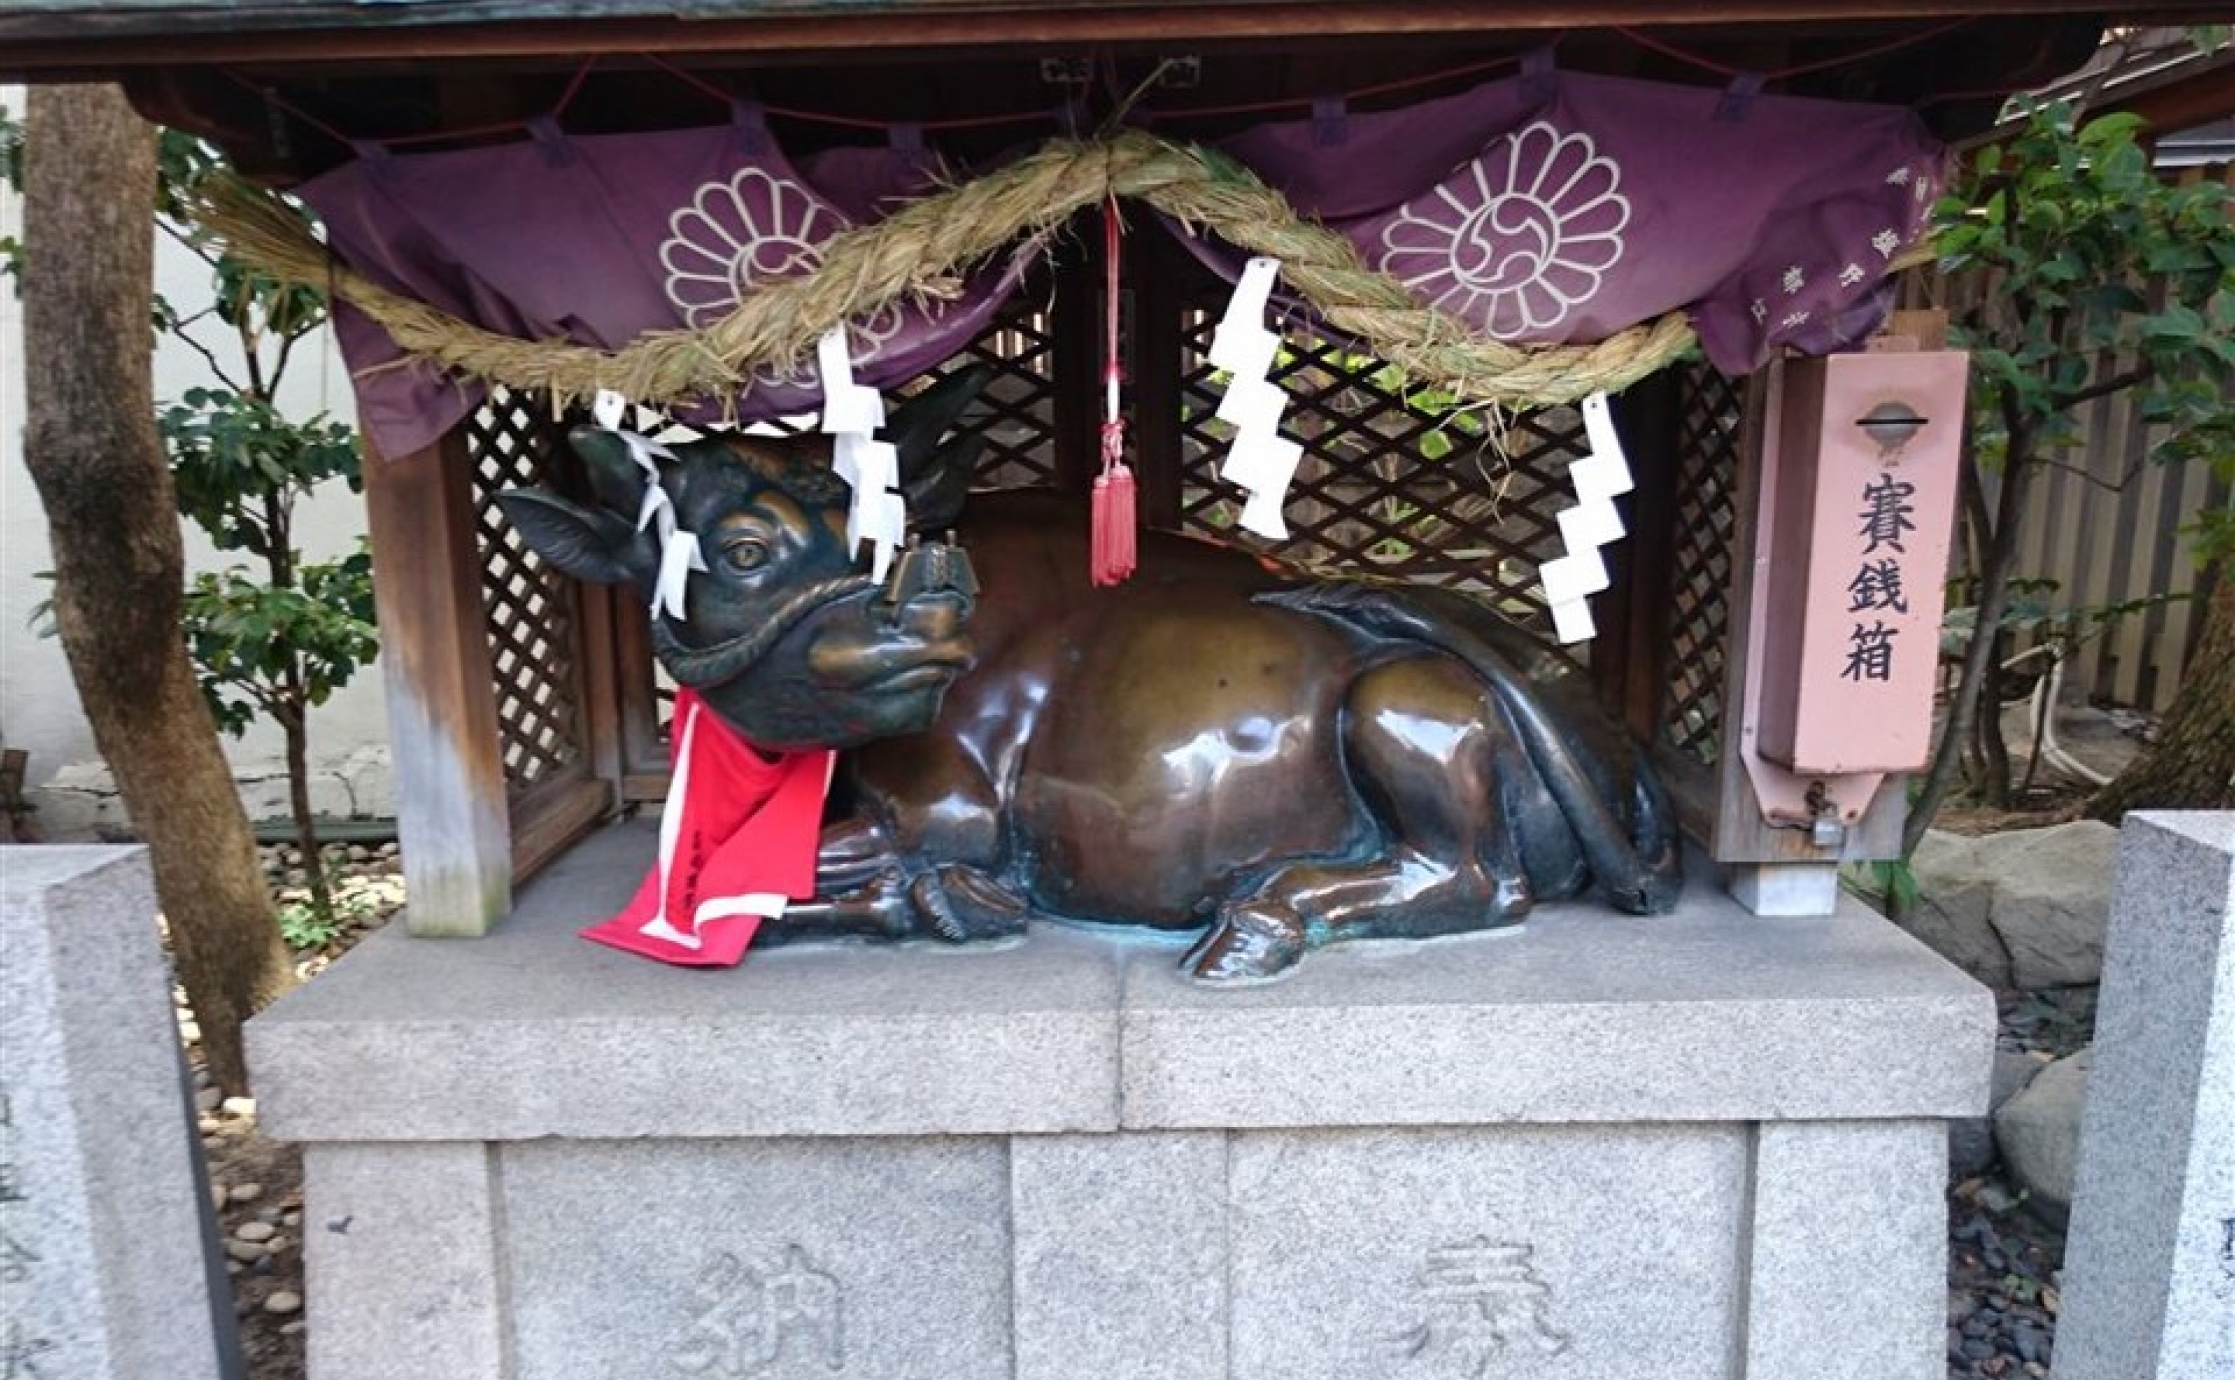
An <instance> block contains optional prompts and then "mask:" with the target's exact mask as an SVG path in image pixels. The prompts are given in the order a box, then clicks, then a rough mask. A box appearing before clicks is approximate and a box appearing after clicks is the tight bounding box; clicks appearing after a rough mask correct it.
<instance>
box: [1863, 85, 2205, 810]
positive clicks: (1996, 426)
mask: <svg viewBox="0 0 2235 1380" xmlns="http://www.w3.org/2000/svg"><path fill="white" fill-rule="evenodd" d="M2141 130H2142V122H2141V121H2140V120H2139V119H2137V118H2136V117H2134V116H2131V115H2123V114H2122V115H2108V116H2104V117H2103V118H2100V119H2097V120H2092V121H2090V122H2088V123H2087V124H2085V125H2078V124H2077V122H2076V119H2075V116H2074V113H2073V111H2072V109H2071V107H2069V106H2068V105H2064V104H2061V103H2059V104H2050V105H2042V106H2038V107H2036V108H2034V109H2032V110H2030V111H2028V112H2027V113H2026V115H2025V117H2024V120H2023V123H2022V124H2021V125H2020V126H2019V127H2018V128H2017V129H2016V131H2015V132H2014V133H2013V134H2011V136H2010V137H2009V138H2008V139H2006V140H2004V141H2003V142H2001V143H1998V144H1992V145H1987V146H1984V147H1982V148H1980V149H1979V150H1978V151H1977V152H1976V153H1975V154H1974V155H1973V156H1972V158H1971V160H1970V162H1969V164H1968V165H1967V166H1966V167H1965V168H1963V169H1962V170H1961V171H1960V174H1959V176H1958V178H1957V180H1956V182H1955V185H1954V188H1953V191H1952V194H1951V195H1949V196H1948V197H1945V198H1943V199H1942V200H1941V201H1940V203H1939V204H1938V206H1937V207H1936V208H1935V217H1934V219H1935V226H1934V243H1935V247H1936V248H1937V249H1938V251H1939V253H1940V256H1941V264H1942V268H1943V269H1944V270H1945V271H1949V272H1956V271H1975V272H1983V273H1985V274H1987V275H1988V285H1989V289H1990V290H1989V291H1987V292H1985V293H1984V294H1982V295H1981V298H1980V300H1979V304H1978V305H1977V306H1976V307H1974V308H1973V309H1971V310H1970V311H1967V312H1965V313H1964V314H1963V315H1962V316H1961V317H1960V318H1959V319H1957V320H1955V321H1954V322H1952V323H1951V333H1952V335H1953V337H1954V343H1955V344H1957V345H1959V346H1960V347H1962V348H1964V349H1967V350H1969V351H1970V352H1971V360H1972V366H1971V367H1972V387H1971V428H1972V429H1971V446H1970V449H1969V454H1968V456H1967V458H1966V461H1965V463H1966V466H1967V467H1968V469H1969V473H1967V475H1966V478H1965V483H1964V486H1963V491H1964V498H1965V502H1964V513H1963V522H1964V527H1965V537H1966V542H1967V545H1968V547H1969V549H1970V551H1971V553H1972V581H1971V589H1970V591H1969V597H1968V598H1963V599H1959V600H1958V601H1956V602H1959V603H1968V604H1971V605H1972V606H1973V612H1972V615H1971V617H1972V621H1973V626H1975V627H1985V628H1991V629H1998V630H1999V629H2002V628H2004V627H2005V626H2006V625H2007V621H2008V613H2009V608H2010V604H2011V601H2012V600H2013V598H2015V597H2017V596H2018V595H2019V593H2020V590H2019V588H2018V583H2019V582H2017V581H2016V580H2015V579H2014V576H2015V574H2016V572H2015V571H2014V569H2013V566H2014V563H2015V559H2016V551H2017V534H2018V531H2019V526H2020V523H2021V521H2022V519H2023V516H2024V511H2025V503H2026V496H2027V492H2028V489H2029V487H2030V481H2031V478H2032V475H2033V473H2034V472H2036V471H2037V470H2038V469H2040V468H2041V467H2043V466H2046V465H2059V464H2069V463H2072V461H2073V459H2074V455H2073V453H2074V451H2075V450H2076V448H2077V447H2078V445H2079V444H2080V442H2081V440H2082V429H2081V419H2080V417H2079V415H2078V409H2079V408H2080V407H2081V406H2082V405H2084V404H2086V403H2089V402H2092V401H2094V400H2096V399H2099V398H2106V397H2110V396H2113V395H2116V394H2123V395H2125V396H2126V398H2127V399H2128V401H2129V403H2130V405H2131V406H2132V407H2133V408H2134V409H2135V410H2136V412H2137V414H2138V415H2139V416H2140V417H2142V418H2143V419H2144V420H2146V421H2148V422H2149V423H2151V425H2152V428H2153V431H2152V435H2153V438H2154V443H2153V446H2152V449H2151V452H2150V456H2149V459H2150V460H2151V461H2155V462H2157V463H2180V462H2185V461H2188V460H2196V459H2203V460H2206V461H2208V462H2209V463H2211V464H2213V465H2215V466H2218V467H2221V468H2222V469H2223V472H2224V470H2225V469H2226V467H2230V466H2235V413H2231V411H2230V409H2229V406H2228V402H2227V399H2228V388H2229V383H2230V380H2231V379H2235V224H2231V222H2230V219H2229V211H2230V205H2229V195H2230V194H2229V191H2228V189H2227V188H2226V187H2225V186H2223V185H2221V184H2219V183H2216V182H2211V181H2197V182H2194V183H2191V184H2190V185H2186V186H2182V185H2177V184H2176V183H2174V182H2170V181H2168V180H2166V179H2164V178H2161V177H2160V176H2159V174H2158V172H2157V170H2156V169H2154V168H2153V167H2152V166H2151V164H2150V159H2149V155H2148V154H2147V153H2146V152H2145V150H2144V149H2143V147H2142V146H2141V145H2140V144H2139V143H2138V142H2137V139H2136V136H2137V135H2138V134H2139V133H2140V132H2141ZM1992 471H1999V492H1997V493H1996V494H1995V495H1994V499H1993V501H1992V503H1990V502H1989V499H1988V493H1989V486H1988V484H1987V483H1986V482H1985V479H1984V477H1983V472H1992ZM2194 530H2195V531H2196V532H2197V534H2198V535H2199V537H2200V538H2202V539H2203V540H2204V542H2205V545H2204V546H2203V548H2202V549H2201V551H2200V554H2201V555H2203V556H2204V557H2206V558H2214V557H2217V556H2220V555H2223V554H2224V553H2225V552H2226V551H2227V549H2228V546H2229V540H2230V537H2231V536H2235V521H2231V520H2230V518H2229V515H2228V514H2227V513H2226V512H2224V511H2223V512H2219V513H2214V514H2207V515H2205V517H2204V518H2202V519H2201V520H2200V521H2199V522H2198V523H2197V524H2196V525H2195V529H2194ZM2077 612H2078V614H2080V615H2084V616H2086V617H2087V618H2088V619H2089V620H2090V621H2093V619H2094V615H2096V614H2097V613H2099V612H2102V611H2097V610H2081V611H2077ZM2066 616H2068V617H2069V616H2072V615H2066ZM2020 621H2026V622H2031V621H2037V619H2036V618H2024V619H2021V620H2020ZM1996 642H1997V639H1996V638H1995V637H1992V636H1989V637H1974V638H1972V639H1971V644H1972V645H1971V647H1970V649H1969V652H1968V654H1967V656H1966V659H1965V666H1964V673H1963V676H1962V679H1961V681H1960V682H1959V684H1958V686H1957V689H1956V692H1955V696H1954V699H1953V701H1952V703H1951V706H1950V713H1949V715H1948V725H1947V731H1946V733H1945V734H1944V735H1943V738H1942V740H1941V744H1940V748H1939V751H1938V753H1937V754H1936V755H1935V758H1934V762H1933V768H1932V772H1931V775H1930V777H1929V778H1928V779H1927V782H1926V786H1925V789H1924V792H1923V794H1922V797H1921V798H1920V800H1919V803H1918V807H1917V809H1916V810H1915V811H1914V812H1913V814H1912V815H1911V818H1910V825H1909V829H1908V832H1907V838H1906V839H1905V842H1906V843H1907V845H1908V847H1910V848H1914V847H1915V845H1916V841H1917V840H1918V839H1920V838H1921V837H1922V836H1923V832H1924V829H1925V827H1926V826H1927V825H1928V824H1929V823H1930V822H1931V819H1932V816H1933V814H1934V813H1935V812H1936V811H1937V809H1938V807H1939V804H1940V802H1941V800H1942V799H1944V798H1945V796H1946V794H1947V791H1948V789H1949V788H1950V786H1951V785H1952V783H1953V779H1954V776H1955V771H1956V765H1957V762H1958V759H1959V758H1960V757H1961V756H1962V755H1963V754H1964V753H1965V752H1966V751H1967V750H1976V752H1977V755H1978V760H1977V762H1976V764H1975V765H1976V768H1977V769H1976V771H1975V772H1974V785H1975V786H1976V787H1977V788H1978V790H1979V793H1980V794H1982V795H1983V796H1984V797H1986V799H1987V800H1988V801H1989V802H1990V803H1992V804H1995V805H1998V806H2003V805H2007V804H2008V796H2009V786H2010V781H2009V768H2008V757H2007V754H2006V753H2005V752H2004V751H2003V750H2002V744H2001V738H2000V732H1999V726H1998V725H1999V720H1998V718H1997V716H1996V715H1995V714H1993V713H1992V712H1989V711H1982V710H1981V708H1980V706H1981V704H1982V703H1985V704H1989V705H1993V704H1999V703H2000V699H2001V696H2000V686H1999V682H2000V679H2001V675H2000V670H2001V658H2000V656H1998V655H1997V651H1996ZM1974 728H1976V729H1977V730H1978V732H1979V741H1978V743H1977V744H1976V745H1974V744H1973V742H1972V739H1973V733H1974Z"/></svg>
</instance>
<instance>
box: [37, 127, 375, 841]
mask: <svg viewBox="0 0 2235 1380" xmlns="http://www.w3.org/2000/svg"><path fill="white" fill-rule="evenodd" d="M0 105H4V106H6V107H7V109H8V110H9V111H10V113H11V114H13V115H14V116H15V117H16V118H18V119H20V118H21V116H22V111H23V93H22V91H21V90H20V89H14V90H10V89H7V88H0ZM34 154H35V151H34ZM22 211H23V208H22V204H21V198H20V197H19V196H18V195H17V194H16V193H14V192H12V191H9V190H7V189H5V188H0V236H8V235H13V236H17V237H20V236H21V235H22V224H23V215H22ZM156 291H158V292H159V293H161V294H163V296H165V297H166V298H168V299H169V300H170V302H171V303H172V304H173V305H174V306H175V307H177V308H178V309H179V311H180V312H181V314H188V313H191V312H192V311H194V310H195V309H196V308H197V307H198V306H199V305H200V304H202V303H205V302H207V301H208V299H209V289H208V272H207V270H206V268H205V267H204V266H203V264H202V263H201V261H200V260H198V259H196V258H195V257H194V256H193V255H191V254H190V253H188V252H187V251H186V250H185V249H183V248H181V247H180V246H178V245H176V244H173V243H171V242H170V241H169V240H168V238H167V237H165V236H162V235H160V234H159V235H158V236H157V242H156ZM198 334H199V335H200V336H201V337H202V338H203V339H204V340H205V341H206V342H208V343H209V344H210V345H211V346H212V348H213V350H215V351H216V352H217V353H218V354H219V357H220V358H221V359H224V358H229V357H230V355H229V354H228V352H227V351H226V350H225V349H222V348H219V347H223V346H225V345H226V337H227V336H228V335H229V334H230V332H228V331H226V329H225V328H224V327H223V326H222V324H220V323H216V322H210V323H206V324H205V327H204V328H203V329H202V330H200V331H199V332H198ZM319 344H320V346H321V348H319V349H316V350H312V349H310V348H309V346H310V342H307V341H306V342H305V343H304V345H303V346H302V347H299V348H298V349H297V351H296V354H297V358H296V359H295V360H294V361H293V362H292V363H291V364H290V365H289V368H288V372H287V376H286V378H285V380H284V383H283V387H282V392H281V398H280V403H281V406H282V407H283V408H284V409H285V410H286V411H287V413H288V415H290V416H292V417H297V418H307V417H310V416H312V415H314V414H316V413H319V412H325V413H328V414H329V415H331V416H333V417H334V418H336V419H338V420H342V421H348V420H351V419H352V418H353V416H354V410H353V404H352V401H351V398H350V394H349V378H348V374H347V371H346V370H345V369H344V368H343V366H342V363H341V359H340V356H339V355H338V354H336V353H335V352H334V351H333V349H332V347H331V343H330V342H329V341H325V340H321V341H320V342H319ZM233 353H237V350H235V351H233ZM215 382H216V380H215V379H214V377H213V376H212V375H211V373H210V370H209V368H208V366H207V365H206V363H205V362H204V361H203V360H202V358H201V357H200V356H199V355H197V354H196V353H195V352H194V351H193V350H192V349H191V348H189V347H187V346H185V345H183V344H180V343H179V342H177V341H175V340H171V339H169V338H167V337H166V338H164V339H162V340H161V341H160V342H159V343H158V345H157V347H156V349H155V395H156V397H157V399H158V400H168V399H172V398H176V397H178V396H179V395H180V394H181V393H183V392H185V391H186V390H187V389H188V388H191V387H194V386H196V385H197V384H209V383H215ZM23 393H24V381H23V312H22V304H21V303H20V302H19V301H18V300H17V299H16V296H15V293H14V291H13V289H12V287H0V742H4V743H5V745H6V746H8V747H11V748H22V749H24V750H26V751H28V752H29V753H30V754H31V780H32V782H33V783H34V784H35V785H38V786H40V787H43V788H45V789H42V790H41V791H40V792H39V793H38V794H36V795H35V796H34V800H35V801H36V803H38V805H39V807H40V811H41V813H40V818H39V824H40V826H41V828H42V829H43V830H44V831H45V832H46V833H47V835H48V837H50V838H54V837H62V836H73V835H83V834H85V833H86V832H88V831H89V829H91V828H92V827H94V826H96V825H111V824H115V823H118V822H120V818H119V816H118V815H117V813H116V807H115V804H114V802H113V800H107V801H104V800H103V799H101V798H100V796H101V793H100V790H99V786H100V784H101V781H102V780H103V778H104V777H105V773H103V772H101V771H100V769H99V763H98V754H97V753H96V752H95V751H94V746H93V733H92V729H91V728H90V727H89V726H88V725H87V723H86V720H85V714H84V711H83V710H82V709H81V708H80V707H79V704H78V698H77V692H76V690H75V689H74V687H73V686H72V685H71V682H70V673H69V668H68V666H67V664H66V663H65V662H64V659H63V656H62V647H61V644H60V643H59V642H57V641H55V640H54V639H53V638H51V637H46V638H42V637H40V636H38V635H37V634H36V633H35V632H34V631H32V629H31V628H30V627H29V625H28V623H29V618H30V614H31V610H32V609H33V608H34V607H35V606H36V605H37V604H38V603H39V602H40V601H41V600H43V599H45V598H46V597H47V593H48V588H49V587H48V582H47V581H44V580H41V579H38V578H36V572H38V571H41V570H46V569H49V568H50V567H51V565H52V560H51V559H50V556H49V548H48V544H47V531H46V516H45V514H44V512H42V511H41V508H40V505H39V496H38V492H37V490H36V489H34V488H33V486H32V483H31V475H30V472H29V471H28V470H26V469H25V468H24V463H23V421H24V417H23V407H24V396H23ZM297 525H298V527H299V529H300V531H299V536H298V541H299V544H300V545H301V546H302V547H303V549H304V551H305V552H306V554H307V555H308V556H309V557H310V558H311V559H313V560H319V559H326V558H329V557H332V556H336V555H339V554H341V553H343V552H345V551H347V550H348V549H349V546H350V544H351V542H352V541H353V540H354V539H355V538H356V536H357V534H358V533H360V532H361V531H363V530H364V501H363V499H362V498H361V497H359V496H358V495H356V494H352V493H350V492H349V491H348V490H347V489H346V488H344V487H343V486H341V485H340V484H338V483H337V484H332V485H329V486H328V491H326V492H322V493H321V495H320V496H319V497H318V498H317V499H315V500H313V501H312V502H310V503H308V504H305V505H303V506H301V507H300V508H298V510H297ZM186 538H187V564H188V567H189V569H190V570H203V569H209V570H218V569H223V568H224V567H225V566H227V565H230V564H236V563H240V562H241V558H242V555H243V553H239V552H230V553H220V552H216V551H213V550H212V549H211V548H210V546H209V544H208V543H207V542H206V541H205V540H203V539H202V536H201V533H200V532H199V531H198V530H196V529H195V528H193V527H192V526H191V525H189V526H188V528H187V531H186ZM380 680H381V672H380V668H379V667H378V666H377V665H374V666H371V667H367V668H364V669H362V670H360V671H359V672H358V673H357V676H356V678H355V679H354V680H352V681H351V682H350V684H349V685H348V686H347V687H345V688H344V689H343V690H341V691H340V692H339V693H337V694H336V695H335V696H334V698H333V699H332V700H330V701H329V702H328V703H327V704H326V705H325V706H324V707H323V708H321V709H319V710H316V711H314V712H313V714H312V719H311V757H312V765H313V769H314V773H315V774H316V776H317V778H318V779H317V781H316V783H315V784H316V793H317V796H318V800H317V804H318V808H319V809H320V810H321V811H322V812H327V813H335V814H350V813H356V814H368V815H379V816H386V815H391V814H392V813H393V810H394V806H393V800H392V796H391V795H390V788H389V785H388V781H387V772H386V752H385V744H386V742H387V720H386V717H385V711H384V708H383V705H382V701H381V692H380ZM225 742H226V748H227V752H228V755H229V756H230V757H231V759H232V761H233V763H234V768H235V773H236V775H239V776H241V777H242V778H243V779H244V796H245V798H246V799H247V800H248V804H249V808H250V813H251V815H252V816H255V817H259V818H261V817H265V816H269V815H273V814H277V813H279V812H280V811H282V810H283V809H284V801H285V794H284V790H283V788H282V787H281V786H280V785H279V784H278V783H277V781H276V780H275V778H278V779H283V777H284V772H283V768H282V766H281V751H282V745H281V740H280V735H279V733H278V732H277V731H276V730H274V729H271V728H269V727H267V726H264V725H258V726H256V727H254V728H252V729H251V730H250V731H249V735H248V737H247V738H245V739H243V740H240V741H237V742H236V741H234V740H232V739H226V740H225ZM58 777H59V778H60V779H59V781H58V780H57V778H58Z"/></svg>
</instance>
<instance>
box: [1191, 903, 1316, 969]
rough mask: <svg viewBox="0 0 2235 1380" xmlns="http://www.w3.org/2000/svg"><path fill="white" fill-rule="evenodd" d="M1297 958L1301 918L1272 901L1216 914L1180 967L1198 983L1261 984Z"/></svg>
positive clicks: (1301, 939)
mask: <svg viewBox="0 0 2235 1380" xmlns="http://www.w3.org/2000/svg"><path fill="white" fill-rule="evenodd" d="M1303 956H1304V921H1303V918H1302V917H1301V916H1299V915H1297V914H1296V912H1294V911H1292V910H1290V909H1289V908H1288V907H1287V906H1284V905H1282V904H1280V903H1279V902H1277V901H1259V902H1255V903H1252V904H1250V905H1245V906H1229V907H1227V908H1226V909H1225V910H1223V911H1221V912H1220V913H1219V917H1218V921H1217V923H1215V924H1213V925H1212V926H1211V928H1210V930H1209V932H1207V933H1206V934H1204V936H1203V937H1202V938H1201V939H1198V940H1196V941H1195V947H1194V948H1192V949H1189V950H1188V951H1187V957H1186V958H1184V959H1182V960H1180V966H1181V967H1182V968H1184V969H1185V970H1186V971H1187V972H1188V974H1189V975H1190V976H1192V977H1194V978H1196V979H1197V980H1198V981H1201V982H1263V981H1264V980H1265V979H1267V978H1272V977H1278V976H1280V975H1281V974H1282V973H1285V972H1287V971H1288V970H1289V969H1290V968H1293V967H1295V966H1296V960H1297V959H1299V958H1302V957H1303Z"/></svg>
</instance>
